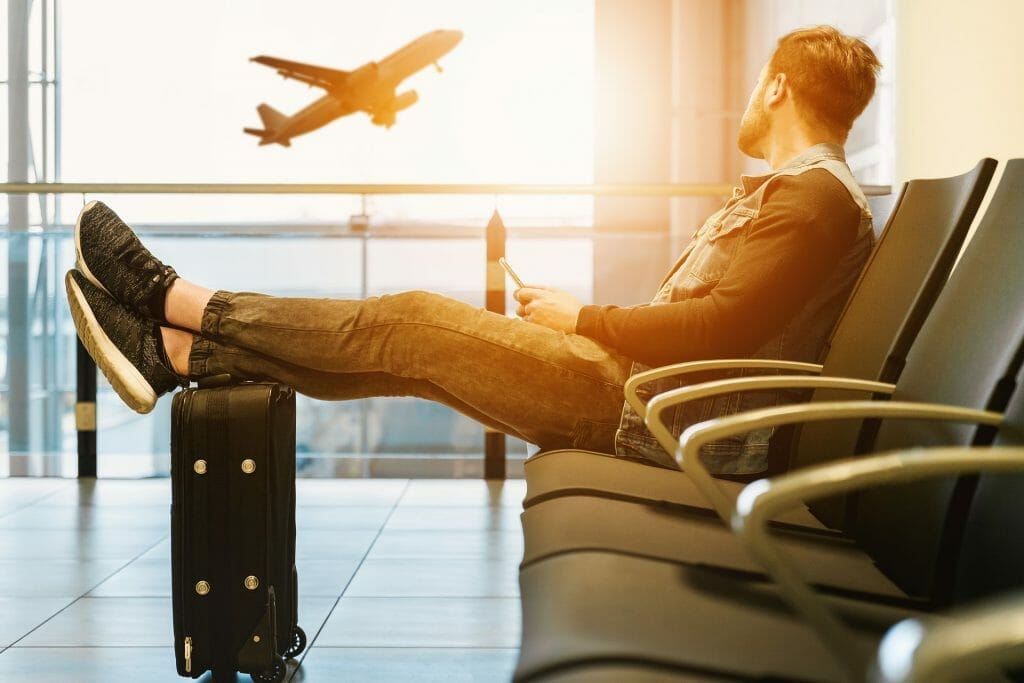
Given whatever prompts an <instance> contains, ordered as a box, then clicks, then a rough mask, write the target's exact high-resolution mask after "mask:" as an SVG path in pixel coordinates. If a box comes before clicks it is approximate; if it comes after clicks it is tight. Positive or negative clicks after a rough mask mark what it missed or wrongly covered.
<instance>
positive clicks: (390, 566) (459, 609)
mask: <svg viewBox="0 0 1024 683" xmlns="http://www.w3.org/2000/svg"><path fill="white" fill-rule="evenodd" d="M524 491H525V488H524V485H523V482H522V481H510V482H506V483H504V484H501V483H495V482H492V483H485V482H483V481H479V480H444V481H442V480H432V481H424V480H396V479H377V480H344V479H341V480H325V479H300V480H299V482H298V508H297V518H298V543H297V564H298V570H299V596H300V602H299V623H300V624H301V625H302V627H303V628H304V629H305V630H306V632H307V633H308V634H309V637H310V640H311V644H310V647H309V648H308V649H307V651H306V652H305V653H304V654H303V655H302V657H301V661H298V662H292V663H290V666H289V676H290V678H289V680H291V681H293V682H295V683H298V682H299V681H303V682H315V681H346V682H352V683H354V682H356V681H375V682H381V681H403V682H404V681H488V682H490V681H502V680H508V679H509V678H510V677H511V674H512V670H513V667H514V665H515V657H516V649H515V648H516V647H517V644H518V640H519V602H518V580H517V576H518V572H517V567H518V563H519V561H520V559H521V558H522V533H521V531H520V527H519V520H518V516H519V512H520V503H521V501H522V498H523V493H524ZM169 504H170V481H169V480H167V479H153V480H136V481H129V480H110V479H101V480H98V481H96V480H91V481H90V480H86V481H81V482H79V481H76V480H66V479H31V478H15V479H0V681H4V683H21V682H22V681H26V682H27V681H32V682H33V683H51V682H52V683H58V682H60V683H65V682H67V681H77V682H79V683H91V682H94V681H145V682H147V683H149V682H152V683H162V682H163V681H168V682H172V681H181V680H188V679H182V678H179V677H178V676H177V674H176V672H175V666H174V653H173V651H172V642H173V636H172V626H171V601H170V582H171V569H170V540H169V534H170V529H169ZM200 680H201V681H209V680H210V676H209V675H207V676H205V677H203V678H201V679H200ZM238 680H239V681H249V680H250V679H249V677H248V676H239V677H238Z"/></svg>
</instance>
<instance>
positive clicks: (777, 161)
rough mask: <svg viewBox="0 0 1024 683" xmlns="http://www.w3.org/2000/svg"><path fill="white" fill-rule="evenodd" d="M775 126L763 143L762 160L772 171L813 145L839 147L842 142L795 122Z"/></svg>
mask: <svg viewBox="0 0 1024 683" xmlns="http://www.w3.org/2000/svg"><path fill="white" fill-rule="evenodd" d="M775 128H777V130H778V133H776V132H775V130H772V131H771V132H769V134H768V136H767V139H766V140H765V143H764V153H765V154H764V160H765V161H767V162H768V165H769V166H771V168H772V170H773V171H775V170H777V169H779V168H782V167H783V166H785V165H786V164H787V163H789V162H790V161H792V160H793V159H795V158H796V157H798V156H800V154H802V153H803V152H804V151H805V150H807V149H808V148H810V147H813V146H814V145H820V144H822V143H831V144H834V145H839V146H840V147H841V146H842V144H843V143H842V142H841V141H839V140H836V139H834V138H833V137H832V136H830V135H828V134H827V133H824V132H823V131H820V130H816V129H812V128H810V127H807V126H804V125H800V124H798V123H796V122H792V123H790V124H789V125H785V124H784V125H779V126H776V127H775Z"/></svg>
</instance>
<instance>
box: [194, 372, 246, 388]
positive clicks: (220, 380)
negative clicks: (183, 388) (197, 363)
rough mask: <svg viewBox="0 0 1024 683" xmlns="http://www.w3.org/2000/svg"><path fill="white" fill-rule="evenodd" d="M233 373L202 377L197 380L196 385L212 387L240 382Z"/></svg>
mask: <svg viewBox="0 0 1024 683" xmlns="http://www.w3.org/2000/svg"><path fill="white" fill-rule="evenodd" d="M239 383H240V382H239V381H238V380H236V379H235V378H234V377H232V376H231V375H229V374H227V373H224V374H222V375H211V376H210V377H203V378H202V379H197V380H196V386H197V387H199V388H200V389H211V388H213V387H226V386H229V385H231V384H239Z"/></svg>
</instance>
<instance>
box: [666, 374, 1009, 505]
mask: <svg viewBox="0 0 1024 683" xmlns="http://www.w3.org/2000/svg"><path fill="white" fill-rule="evenodd" d="M751 379H762V378H751ZM764 379H767V378H764ZM807 379H809V378H807ZM869 418H898V419H919V420H945V421H951V422H970V423H974V424H986V425H999V424H1000V423H1001V422H1002V419H1003V415H1002V413H995V412H992V411H988V410H976V409H973V408H963V407H960V406H948V405H939V404H934V403H915V402H909V401H826V402H821V403H803V404H799V405H786V406H776V407H774V408H761V409H759V410H751V411H748V412H745V413H737V414H735V415H727V416H725V417H719V418H715V419H712V420H707V421H705V422H700V423H698V424H695V425H691V426H690V427H688V428H687V429H686V430H685V431H684V432H683V433H682V434H681V435H680V436H679V447H678V448H677V449H676V453H675V455H676V462H677V463H679V466H680V467H681V468H683V469H685V470H686V473H687V475H688V478H689V479H690V480H691V481H693V484H694V485H695V486H696V487H697V488H698V489H699V490H700V491H701V492H702V493H703V494H704V495H705V496H706V497H707V498H708V501H709V502H711V504H712V506H713V507H714V508H715V510H716V512H718V515H719V516H720V517H721V518H722V521H724V522H725V523H726V524H729V523H730V521H731V519H732V514H733V501H732V500H730V498H729V496H727V495H726V493H725V492H724V491H723V490H722V488H721V487H720V486H719V485H718V482H717V480H716V479H715V478H714V477H713V476H712V475H711V473H710V472H708V470H707V467H705V466H704V463H703V462H701V460H700V457H699V454H700V449H701V447H702V446H704V444H706V443H710V442H712V441H716V440H718V439H724V438H727V437H730V436H734V435H737V434H745V433H746V432H749V431H753V430H755V429H761V428H764V427H780V426H782V425H786V424H801V423H805V422H823V421H827V420H851V419H857V420H866V419H869ZM801 471H802V470H801ZM796 474H797V473H793V474H792V475H791V476H796ZM755 483H756V482H755Z"/></svg>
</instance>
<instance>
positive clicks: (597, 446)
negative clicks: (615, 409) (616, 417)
mask: <svg viewBox="0 0 1024 683" xmlns="http://www.w3.org/2000/svg"><path fill="white" fill-rule="evenodd" d="M618 429H619V424H618V423H617V422H616V423H609V422H597V421H595V420H585V419H581V420H578V421H577V422H576V426H575V427H573V430H572V434H571V435H570V437H569V440H570V442H571V444H572V447H573V448H577V449H579V450H582V451H595V452H597V453H614V452H615V432H616V431H617V430H618Z"/></svg>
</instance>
